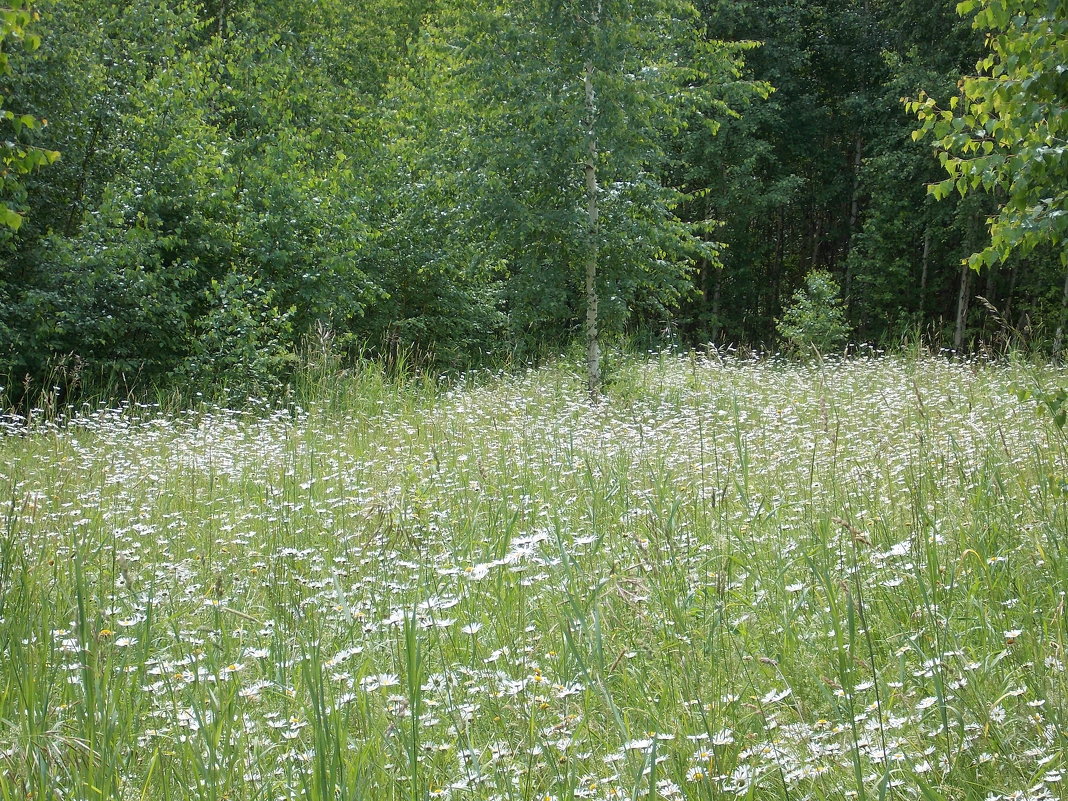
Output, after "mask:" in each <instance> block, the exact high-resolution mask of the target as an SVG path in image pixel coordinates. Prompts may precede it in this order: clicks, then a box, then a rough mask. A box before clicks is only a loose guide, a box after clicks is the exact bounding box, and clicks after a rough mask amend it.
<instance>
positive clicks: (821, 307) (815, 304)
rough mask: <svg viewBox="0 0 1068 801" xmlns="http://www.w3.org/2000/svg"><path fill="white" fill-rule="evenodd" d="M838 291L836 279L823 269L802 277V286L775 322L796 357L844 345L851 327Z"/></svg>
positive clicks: (838, 348) (827, 350)
mask: <svg viewBox="0 0 1068 801" xmlns="http://www.w3.org/2000/svg"><path fill="white" fill-rule="evenodd" d="M839 293H840V290H839V288H838V284H837V282H836V281H835V280H834V277H833V276H832V275H831V274H830V273H829V272H827V271H826V270H813V271H812V272H810V273H809V274H808V275H807V276H805V285H804V286H803V287H801V288H800V289H798V290H797V291H796V292H795V293H794V296H793V298H792V299H791V302H790V305H789V306H788V307H787V308H786V310H785V311H784V312H783V315H782V317H781V318H779V319H778V320H777V321H776V324H775V328H776V330H777V331H778V332H779V336H780V337H782V339H783V342H784V343H785V345H786V349H787V350H788V351H789V352H791V353H793V354H795V355H798V356H801V355H811V354H812V353H829V352H831V351H835V350H840V349H841V348H842V347H843V346H844V345H845V344H846V342H847V341H848V340H849V335H850V333H851V329H850V326H849V323H847V322H846V316H845V307H844V306H843V305H842V300H841V298H840V297H839Z"/></svg>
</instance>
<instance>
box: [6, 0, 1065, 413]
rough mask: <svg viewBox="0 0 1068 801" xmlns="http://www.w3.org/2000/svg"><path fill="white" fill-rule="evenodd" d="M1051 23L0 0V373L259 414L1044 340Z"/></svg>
mask: <svg viewBox="0 0 1068 801" xmlns="http://www.w3.org/2000/svg"><path fill="white" fill-rule="evenodd" d="M1066 18H1068V14H1066V3H1065V2H1064V0H1012V1H1011V2H1004V1H1003V0H983V1H982V2H977V1H976V0H969V1H968V2H963V3H959V4H958V3H956V2H952V1H951V0H933V2H926V1H925V2H919V1H918V0H893V1H892V2H891V1H890V0H762V1H761V2H750V0H697V2H692V3H691V2H688V1H684V0H523V2H513V0H464V2H455V0H361V2H352V1H351V0H203V2H193V1H192V0H190V1H186V0H126V2H115V1H114V0H37V2H34V3H33V4H32V5H30V4H28V3H26V2H24V1H23V0H18V1H17V2H12V0H7V3H6V5H5V6H4V8H3V9H2V16H0V19H2V29H0V72H2V74H0V98H2V99H0V118H2V119H0V125H2V126H3V137H2V138H3V140H4V141H3V143H2V144H0V159H2V174H0V201H2V203H0V231H2V232H0V249H2V257H0V384H2V385H4V387H5V388H4V393H5V395H6V398H7V402H8V403H14V404H17V403H18V402H20V401H21V400H23V399H25V398H28V397H33V396H35V395H36V393H39V392H40V391H41V390H48V391H52V388H54V387H55V388H58V389H57V390H56V391H62V392H63V393H65V394H67V395H69V396H70V397H75V396H77V395H78V394H81V393H83V392H86V391H89V390H90V389H93V388H100V387H110V388H112V389H118V390H122V391H124V392H125V391H130V392H133V391H138V390H140V389H144V388H147V387H154V386H161V385H177V386H186V387H195V388H207V387H219V386H225V387H227V388H230V389H232V390H235V391H238V392H244V393H261V392H271V391H272V390H273V389H276V388H278V387H279V386H281V385H282V384H284V382H285V381H286V380H287V376H289V375H290V374H291V372H292V370H293V369H294V367H295V365H297V364H298V363H299V362H300V361H301V360H302V359H304V358H307V354H308V352H309V351H314V350H316V349H322V348H329V349H330V350H331V352H334V353H337V354H341V356H342V358H348V359H351V358H355V357H357V356H360V357H362V356H369V357H374V358H381V359H384V360H387V361H390V360H392V361H397V360H405V361H406V362H407V363H409V364H416V365H420V366H425V367H429V368H433V369H435V370H446V371H449V370H464V369H468V368H473V367H480V366H486V365H497V366H499V365H506V364H516V363H518V364H526V363H531V362H537V361H538V360H540V359H542V358H544V357H545V356H546V355H549V354H555V353H560V352H565V351H567V350H568V349H569V348H574V349H575V350H576V351H578V350H579V349H584V352H585V354H586V360H587V363H588V365H589V364H595V362H596V359H597V358H598V357H599V349H600V348H602V347H616V346H619V347H626V348H637V349H639V350H649V349H663V348H675V347H693V346H701V345H705V344H708V343H712V344H715V345H717V346H721V347H745V348H750V349H756V350H761V351H764V352H775V351H777V350H781V349H788V348H790V347H793V346H797V345H798V343H802V344H805V345H816V346H819V347H821V348H822V349H825V350H826V349H837V350H839V351H841V350H842V349H843V347H844V346H846V344H847V343H852V345H851V346H852V347H857V346H864V345H867V346H871V347H875V348H891V349H892V348H895V347H900V346H902V345H906V344H917V343H922V344H923V345H924V346H925V347H929V348H931V349H932V350H935V351H938V350H940V349H952V350H954V351H956V352H960V353H974V352H993V353H997V352H1003V351H1004V350H1005V349H1007V348H1017V347H1020V348H1028V349H1035V350H1039V351H1042V352H1047V353H1048V352H1059V351H1060V350H1061V346H1062V338H1063V331H1064V321H1065V315H1066V309H1068V282H1066V253H1068V251H1066V250H1065V245H1064V242H1065V230H1066V226H1068V216H1066V215H1065V195H1066V187H1068V159H1066V157H1065V129H1066V124H1065V105H1066V96H1068V89H1066V87H1068V73H1066V72H1065V67H1064V65H1065V64H1068V52H1066V50H1068V23H1066ZM791 315H792V316H791ZM828 320H830V322H831V323H832V325H831V326H830V328H829V329H827V328H826V326H825V325H824V324H825V323H827V322H828ZM820 326H824V327H823V328H820ZM816 329H819V331H820V332H822V333H821V334H820V336H817V337H816V339H815V340H812V339H811V337H809V334H811V332H812V331H813V330H816ZM807 337H808V338H807ZM820 337H822V338H820ZM597 380H599V377H598V378H597Z"/></svg>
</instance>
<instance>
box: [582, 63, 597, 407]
mask: <svg viewBox="0 0 1068 801" xmlns="http://www.w3.org/2000/svg"><path fill="white" fill-rule="evenodd" d="M593 72H594V68H593V63H592V62H586V70H585V74H584V80H583V83H584V84H585V88H586V114H587V120H586V150H587V152H586V235H587V251H586V384H587V388H588V390H589V393H590V397H591V398H597V397H598V396H599V395H600V394H601V345H600V331H599V322H600V321H599V318H598V308H597V306H598V297H597V260H598V255H599V253H598V251H599V246H598V238H599V233H598V208H597V132H596V129H595V128H594V122H595V120H596V118H597V95H596V93H595V92H594V89H593Z"/></svg>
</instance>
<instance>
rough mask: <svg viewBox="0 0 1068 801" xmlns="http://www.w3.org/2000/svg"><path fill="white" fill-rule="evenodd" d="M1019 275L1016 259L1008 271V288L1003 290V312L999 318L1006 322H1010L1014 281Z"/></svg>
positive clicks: (1018, 262) (1018, 265)
mask: <svg viewBox="0 0 1068 801" xmlns="http://www.w3.org/2000/svg"><path fill="white" fill-rule="evenodd" d="M1019 274H1020V260H1019V259H1016V260H1015V261H1014V262H1013V265H1012V270H1010V271H1009V288H1008V289H1007V290H1005V310H1004V311H1003V312H1002V313H1001V316H1002V317H1004V318H1005V320H1006V321H1011V320H1012V301H1013V296H1014V295H1015V294H1016V279H1017V277H1018V276H1019Z"/></svg>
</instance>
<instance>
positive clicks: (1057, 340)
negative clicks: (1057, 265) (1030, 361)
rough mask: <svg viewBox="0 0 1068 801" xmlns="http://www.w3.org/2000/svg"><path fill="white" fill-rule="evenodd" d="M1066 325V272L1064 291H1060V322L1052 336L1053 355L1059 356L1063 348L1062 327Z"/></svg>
mask: <svg viewBox="0 0 1068 801" xmlns="http://www.w3.org/2000/svg"><path fill="white" fill-rule="evenodd" d="M1066 326H1068V272H1066V273H1065V274H1064V292H1062V293H1061V322H1060V325H1058V326H1057V333H1056V334H1054V336H1053V355H1054V356H1058V357H1059V356H1060V355H1061V351H1062V350H1063V348H1064V329H1065V327H1066Z"/></svg>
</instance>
